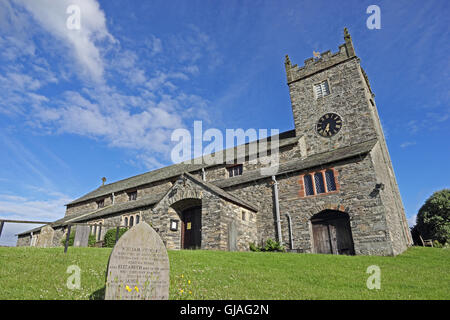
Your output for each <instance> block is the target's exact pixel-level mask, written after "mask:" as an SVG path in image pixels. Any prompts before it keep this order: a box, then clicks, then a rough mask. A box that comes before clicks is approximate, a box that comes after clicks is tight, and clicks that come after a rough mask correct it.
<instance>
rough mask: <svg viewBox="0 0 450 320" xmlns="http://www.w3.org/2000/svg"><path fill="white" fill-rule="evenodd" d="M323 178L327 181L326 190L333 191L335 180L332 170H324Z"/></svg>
mask: <svg viewBox="0 0 450 320" xmlns="http://www.w3.org/2000/svg"><path fill="white" fill-rule="evenodd" d="M325 180H326V181H327V190H328V192H330V191H335V190H336V182H335V180H334V172H333V170H327V171H325Z"/></svg>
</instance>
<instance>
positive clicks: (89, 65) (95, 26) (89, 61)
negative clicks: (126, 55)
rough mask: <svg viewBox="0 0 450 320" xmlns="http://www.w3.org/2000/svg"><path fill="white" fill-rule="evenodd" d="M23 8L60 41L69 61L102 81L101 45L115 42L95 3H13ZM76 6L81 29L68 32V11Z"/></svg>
mask: <svg viewBox="0 0 450 320" xmlns="http://www.w3.org/2000/svg"><path fill="white" fill-rule="evenodd" d="M15 2H16V3H18V4H21V5H22V6H23V7H25V8H26V9H27V10H28V11H29V12H30V13H31V15H32V16H33V17H34V18H35V19H36V21H37V22H38V23H39V24H40V26H42V27H43V28H44V29H45V30H47V32H49V33H50V34H51V35H53V36H54V37H55V38H56V39H58V40H60V41H62V42H63V43H64V44H65V45H66V46H67V47H68V49H69V50H67V52H68V53H70V57H71V58H72V59H73V60H75V61H76V62H77V64H78V66H79V67H80V68H81V69H82V71H83V74H84V75H89V76H91V77H92V79H93V80H95V81H100V80H102V77H103V71H104V62H103V58H102V53H101V47H100V46H99V45H98V44H99V43H102V45H103V46H104V45H105V43H114V42H115V41H116V40H115V39H114V37H113V36H112V35H111V34H110V33H109V32H108V28H107V26H106V18H105V14H104V12H103V11H102V10H101V9H100V5H99V3H98V2H97V1H96V0H59V1H53V0H34V1H28V0H15ZM70 5H76V6H78V7H79V8H80V18H81V27H80V29H69V28H67V20H68V18H69V15H68V14H67V8H69V6H70Z"/></svg>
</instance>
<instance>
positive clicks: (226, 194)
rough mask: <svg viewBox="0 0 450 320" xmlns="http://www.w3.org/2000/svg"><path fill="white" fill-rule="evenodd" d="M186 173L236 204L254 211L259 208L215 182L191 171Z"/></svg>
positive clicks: (211, 190)
mask: <svg viewBox="0 0 450 320" xmlns="http://www.w3.org/2000/svg"><path fill="white" fill-rule="evenodd" d="M184 175H186V176H187V177H189V178H191V179H192V180H194V181H195V182H197V183H198V184H200V185H202V186H203V187H204V188H206V189H207V190H208V191H210V192H212V193H214V194H216V195H218V196H219V197H221V198H224V199H226V200H228V201H231V202H233V203H235V204H238V205H240V206H242V207H245V208H247V209H250V210H252V211H254V212H257V211H258V208H257V207H255V206H254V205H252V204H250V203H248V202H246V201H244V200H242V199H239V198H237V197H235V196H234V195H232V194H231V193H229V192H227V191H225V190H223V189H221V188H219V187H217V186H215V185H214V184H212V183H210V182H206V181H203V180H201V179H199V178H197V177H196V176H193V175H192V174H189V173H185V174H184Z"/></svg>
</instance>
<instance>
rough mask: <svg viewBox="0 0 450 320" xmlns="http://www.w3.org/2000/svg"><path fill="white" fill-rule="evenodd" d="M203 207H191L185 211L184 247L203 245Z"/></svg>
mask: <svg viewBox="0 0 450 320" xmlns="http://www.w3.org/2000/svg"><path fill="white" fill-rule="evenodd" d="M201 216H202V215H201V208H200V207H195V208H189V209H186V210H184V211H183V229H182V240H181V241H182V243H183V249H199V248H200V247H201V239H202V236H201V227H202V222H201Z"/></svg>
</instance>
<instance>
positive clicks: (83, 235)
mask: <svg viewBox="0 0 450 320" xmlns="http://www.w3.org/2000/svg"><path fill="white" fill-rule="evenodd" d="M90 233H91V227H90V226H77V229H76V230H75V239H74V240H73V246H74V247H87V246H88V243H89V234H90Z"/></svg>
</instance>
